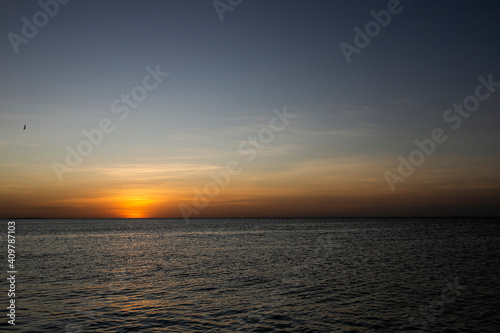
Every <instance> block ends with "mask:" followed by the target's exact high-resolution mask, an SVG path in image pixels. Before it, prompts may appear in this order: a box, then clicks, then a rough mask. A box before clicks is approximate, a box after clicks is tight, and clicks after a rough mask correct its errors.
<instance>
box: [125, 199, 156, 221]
mask: <svg viewBox="0 0 500 333" xmlns="http://www.w3.org/2000/svg"><path fill="white" fill-rule="evenodd" d="M116 200H117V202H118V206H119V207H118V208H116V209H115V212H116V213H117V215H119V216H121V217H123V218H129V219H141V218H148V217H151V213H152V206H154V205H155V204H156V203H157V200H155V198H152V197H150V196H148V195H141V194H134V193H128V194H126V195H121V196H120V197H119V198H117V199H116Z"/></svg>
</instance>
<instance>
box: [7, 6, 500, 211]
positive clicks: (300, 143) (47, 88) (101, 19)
mask: <svg viewBox="0 0 500 333" xmlns="http://www.w3.org/2000/svg"><path fill="white" fill-rule="evenodd" d="M44 1H45V0H44ZM221 2H222V3H226V1H221ZM388 3H389V1H354V0H349V1H348V0H337V1H333V0H330V1H327V0H322V1H319V0H318V1H306V0H304V1H290V0H274V1H267V0H266V1H264V0H243V1H241V3H240V4H239V5H237V6H235V7H234V8H232V9H233V10H232V11H226V12H224V13H223V18H224V20H223V21H221V20H220V18H219V15H218V14H217V12H216V10H215V8H214V5H213V3H212V1H209V0H207V1H202V0H200V1H186V0H182V1H180V0H176V1H91V0H85V1H78V0H73V1H70V2H69V3H68V4H64V5H59V9H58V12H57V13H56V14H55V15H53V17H50V18H49V19H48V20H47V23H46V25H45V26H42V27H40V28H38V32H37V34H36V35H35V36H34V37H32V38H27V43H21V44H19V45H18V52H17V53H16V52H15V51H14V48H13V46H12V43H11V41H10V40H9V38H8V34H9V33H11V32H12V33H15V34H17V35H19V36H22V28H23V24H24V22H23V21H22V18H23V17H26V19H27V20H28V21H29V22H33V16H34V15H36V13H37V12H39V11H40V10H42V9H41V7H40V5H39V4H38V2H36V1H16V0H2V1H0V20H1V22H2V24H1V27H0V29H1V34H0V35H1V36H2V38H1V42H0V65H1V75H0V158H1V159H0V217H5V218H20V217H86V218H91V217H182V214H181V211H180V209H179V205H184V206H183V207H191V208H193V209H194V210H196V213H193V214H192V215H191V217H213V216H471V215H473V216H483V215H486V216H500V173H499V172H498V171H499V170H500V140H499V139H500V131H499V128H500V87H498V88H497V90H496V91H494V92H491V94H490V96H489V97H488V98H486V99H485V100H483V101H481V102H480V105H479V107H478V109H477V110H476V111H474V112H472V113H471V114H470V117H468V118H467V119H463V121H462V124H461V126H460V127H459V128H458V129H456V130H453V129H452V128H451V125H452V124H453V123H447V122H445V121H444V119H443V114H444V113H445V112H446V110H448V109H450V108H452V106H453V104H454V103H459V104H460V103H463V101H464V99H465V98H466V97H468V96H470V95H474V93H475V89H476V87H477V86H478V84H480V81H479V80H478V77H479V76H482V77H484V78H488V75H491V76H492V78H493V81H496V82H500V44H499V43H498V40H499V37H500V21H499V20H498V18H499V17H500V2H498V1H472V0H470V1H451V0H449V1H431V0H419V1H408V0H405V1H401V2H400V5H399V6H400V7H401V8H402V10H401V12H400V13H398V14H393V15H392V17H391V22H390V23H389V24H388V25H387V26H386V27H383V28H381V31H380V32H379V34H378V35H376V36H374V37H373V38H372V39H371V41H370V43H369V45H368V46H366V47H365V48H363V49H361V52H359V53H358V54H353V55H352V58H351V60H352V61H351V62H350V63H348V62H347V61H346V58H345V57H344V55H343V53H342V51H341V48H340V47H339V45H340V43H342V42H345V43H348V44H351V45H354V41H353V39H354V35H355V31H354V28H355V27H356V26H358V27H360V28H361V29H362V30H364V28H365V25H366V24H367V23H368V22H370V21H372V20H373V19H374V18H373V17H372V16H371V14H370V11H372V10H374V11H376V12H378V11H380V10H383V9H387V6H388ZM38 18H39V19H43V15H42V16H40V15H38ZM11 36H12V35H11ZM148 66H149V67H150V68H155V67H156V66H159V68H160V70H161V71H164V72H168V73H169V75H168V76H167V77H165V78H164V79H163V82H161V84H159V85H158V87H156V88H155V89H153V90H151V91H149V92H148V95H147V97H146V98H145V100H144V101H141V102H140V103H138V106H137V107H136V108H135V109H130V114H129V115H128V116H127V117H125V119H120V115H122V114H121V113H115V112H113V109H112V103H113V101H114V100H115V99H117V98H120V96H121V95H122V94H130V93H131V91H132V89H133V88H134V87H135V86H137V85H142V81H143V78H144V77H145V75H147V74H148V72H147V70H146V68H147V67H148ZM150 82H151V83H153V82H154V81H150ZM485 89H486V88H483V90H482V92H486V90H485ZM284 108H286V110H287V112H288V113H290V114H294V115H296V117H295V118H293V119H290V120H289V123H288V124H287V125H286V126H284V129H283V130H282V131H280V132H279V133H274V138H273V139H272V140H271V142H269V143H266V144H265V149H263V150H262V151H258V152H257V154H256V156H255V158H254V159H253V160H251V161H247V158H248V157H249V155H248V154H247V155H244V154H241V153H240V152H239V151H238V147H239V146H240V145H244V147H246V148H248V147H251V146H249V144H248V142H247V141H248V140H249V139H248V138H249V136H256V135H257V133H259V131H269V130H268V129H267V130H265V129H266V128H268V127H269V123H270V121H271V120H272V119H273V117H275V114H274V113H273V109H275V110H278V111H280V112H282V111H283V109H284ZM105 118H108V119H110V120H111V121H112V125H113V126H114V131H113V132H112V133H108V134H103V139H102V143H101V144H98V145H95V146H93V148H92V152H91V153H90V154H89V155H88V156H84V157H83V158H82V161H81V164H80V165H78V166H77V167H75V168H72V169H71V170H72V171H71V172H66V173H64V174H63V175H62V181H59V179H58V177H57V176H56V173H55V172H54V169H53V163H54V162H59V163H61V164H66V162H65V160H66V155H67V147H71V148H72V149H76V147H77V145H78V144H79V142H81V141H82V140H85V139H86V138H85V136H84V135H83V134H82V131H83V130H87V131H90V130H92V129H96V128H98V127H99V123H100V122H101V120H102V119H105ZM24 124H27V130H26V131H23V126H24ZM435 128H442V129H443V130H444V131H445V133H446V135H447V136H448V138H447V140H446V142H444V143H442V144H437V145H436V150H435V152H434V153H432V154H430V156H426V157H425V161H424V162H423V164H422V165H420V166H417V167H416V168H415V171H414V172H413V174H412V175H410V176H409V177H407V178H406V180H405V182H398V183H397V184H395V190H394V191H391V189H390V186H389V185H388V182H387V180H386V172H387V171H389V172H392V173H393V174H397V173H398V165H399V163H400V161H399V160H398V156H400V155H401V156H403V157H404V158H406V159H408V158H409V155H410V153H411V152H412V151H413V150H415V149H416V148H417V146H416V145H415V143H414V140H415V139H419V140H423V139H425V138H429V137H430V136H431V132H432V131H433V129H435ZM266 133H268V132H266ZM229 161H236V163H238V165H239V167H240V168H241V173H240V174H238V175H233V176H230V183H229V185H228V186H226V187H223V188H219V189H218V193H217V194H216V195H213V196H212V197H211V198H209V199H208V202H206V206H204V207H201V206H198V208H195V207H194V206H193V198H194V199H195V201H196V200H197V202H198V203H199V202H200V200H201V199H200V197H197V195H196V194H195V192H196V189H197V190H199V191H201V192H203V189H204V187H205V186H206V185H207V184H209V183H210V182H211V181H212V178H211V176H210V172H216V173H217V172H221V170H224V169H225V167H226V164H227V163H228V162H229Z"/></svg>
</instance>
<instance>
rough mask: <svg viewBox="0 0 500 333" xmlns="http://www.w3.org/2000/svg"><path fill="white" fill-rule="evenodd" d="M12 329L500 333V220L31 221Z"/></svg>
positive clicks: (19, 257) (21, 235)
mask: <svg viewBox="0 0 500 333" xmlns="http://www.w3.org/2000/svg"><path fill="white" fill-rule="evenodd" d="M7 221H8V220H2V228H3V230H2V235H3V236H2V254H1V257H2V263H3V265H4V269H3V272H4V273H3V276H4V278H2V285H1V288H2V294H3V295H2V297H0V300H1V301H2V302H3V303H4V304H1V306H2V308H3V309H4V310H3V311H2V313H3V315H2V317H3V319H2V321H1V326H0V330H1V331H5V332H9V331H16V332H160V331H161V332H492V333H493V332H494V333H497V332H500V312H499V309H500V221H499V219H486V218H485V219H475V218H446V219H442V218H363V219H360V218H291V219H287V218H269V219H265V218H259V219H238V218H226V219H194V220H191V221H189V222H186V221H184V220H182V219H30V220H28V219H19V220H15V219H14V220H13V221H15V222H16V223H15V228H16V229H15V232H16V233H15V237H16V238H15V239H16V243H15V251H16V252H15V255H16V258H15V259H16V261H15V269H16V272H17V273H16V274H15V305H16V307H15V324H16V325H15V326H12V325H10V324H8V323H7V321H8V320H10V319H9V317H8V316H7V315H8V312H7V311H8V310H6V307H7V306H8V305H9V303H8V302H9V298H8V297H7V290H8V289H9V284H8V282H9V281H8V280H6V278H7V277H9V274H7V273H6V271H8V270H9V269H8V267H7V266H8V263H7Z"/></svg>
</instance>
